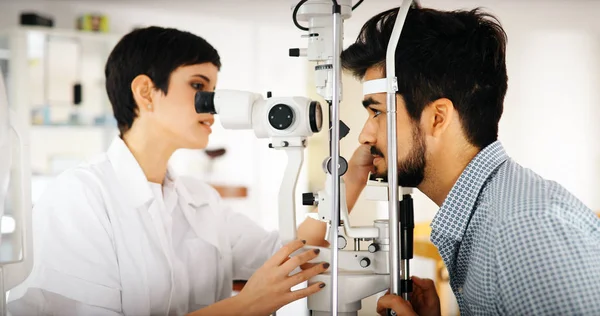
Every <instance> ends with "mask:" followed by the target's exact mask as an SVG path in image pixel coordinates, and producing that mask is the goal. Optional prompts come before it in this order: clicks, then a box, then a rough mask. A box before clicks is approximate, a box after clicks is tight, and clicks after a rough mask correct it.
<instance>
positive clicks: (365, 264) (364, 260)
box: [360, 257, 371, 268]
mask: <svg viewBox="0 0 600 316" xmlns="http://www.w3.org/2000/svg"><path fill="white" fill-rule="evenodd" d="M370 265H371V259H369V258H366V257H365V258H362V259H360V266H361V267H363V268H367V267H369V266H370Z"/></svg>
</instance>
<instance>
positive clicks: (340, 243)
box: [338, 235, 348, 249]
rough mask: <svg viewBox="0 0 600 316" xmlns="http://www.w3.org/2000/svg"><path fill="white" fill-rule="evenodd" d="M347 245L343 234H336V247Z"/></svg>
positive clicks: (340, 247) (342, 247)
mask: <svg viewBox="0 0 600 316" xmlns="http://www.w3.org/2000/svg"><path fill="white" fill-rule="evenodd" d="M347 245H348V242H347V241H346V238H344V236H339V235H338V249H344V248H346V246H347Z"/></svg>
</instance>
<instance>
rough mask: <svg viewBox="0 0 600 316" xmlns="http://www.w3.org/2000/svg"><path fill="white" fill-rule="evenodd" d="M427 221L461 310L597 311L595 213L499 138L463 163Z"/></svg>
mask: <svg viewBox="0 0 600 316" xmlns="http://www.w3.org/2000/svg"><path fill="white" fill-rule="evenodd" d="M599 194H600V193H599ZM431 227H432V233H431V241H432V242H433V244H435V245H436V247H437V248H438V250H439V252H440V255H441V256H442V258H443V260H444V263H445V264H446V267H447V268H448V272H449V274H450V286H451V287H452V291H453V292H454V294H455V296H456V298H457V301H458V305H459V308H460V313H461V315H600V219H599V218H598V217H597V216H596V215H595V214H594V213H593V212H592V211H591V210H590V209H589V208H588V207H586V206H585V205H584V204H583V203H582V202H581V201H579V200H578V199H577V198H575V197H574V196H573V195H572V194H571V193H569V192H568V191H567V190H565V189H564V188H563V187H562V186H560V185H559V184H557V183H556V182H553V181H548V180H545V179H543V178H541V177H540V176H538V175H537V174H535V173H534V172H533V171H531V170H529V169H526V168H523V167H522V166H520V165H519V164H517V163H516V162H514V161H513V160H511V159H510V158H509V157H508V156H507V154H506V152H505V151H504V148H503V147H502V145H501V144H500V142H498V141H497V142H495V143H493V144H490V145H489V146H487V147H485V148H484V149H483V150H482V151H481V152H479V154H478V155H477V156H476V157H475V158H474V159H473V160H472V161H471V162H470V163H469V165H468V166H467V167H466V168H465V170H464V171H463V173H462V174H461V175H460V177H459V179H458V181H457V182H456V183H455V185H454V186H453V188H452V190H451V191H450V193H449V194H448V197H447V198H446V200H445V201H444V203H443V204H442V207H441V208H440V210H439V211H438V213H437V214H436V215H435V217H434V219H433V221H432V223H431Z"/></svg>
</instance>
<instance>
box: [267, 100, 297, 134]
mask: <svg viewBox="0 0 600 316" xmlns="http://www.w3.org/2000/svg"><path fill="white" fill-rule="evenodd" d="M292 123H294V110H293V109H292V108H291V107H290V106H289V105H287V104H282V103H281V104H276V105H275V106H273V107H272V108H271V110H269V124H271V126H272V127H273V128H275V129H277V130H280V131H282V130H285V129H287V128H288V127H290V126H291V125H292Z"/></svg>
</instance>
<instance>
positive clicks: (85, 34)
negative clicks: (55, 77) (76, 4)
mask: <svg viewBox="0 0 600 316" xmlns="http://www.w3.org/2000/svg"><path fill="white" fill-rule="evenodd" d="M11 32H36V33H42V34H45V35H49V36H56V37H67V38H72V39H77V40H91V41H115V42H116V41H118V40H119V39H120V38H121V37H122V36H121V35H118V34H115V33H101V32H90V31H80V30H76V29H60V28H52V27H44V26H14V27H9V28H6V29H5V30H3V31H1V32H0V35H8V34H10V33H11Z"/></svg>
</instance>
